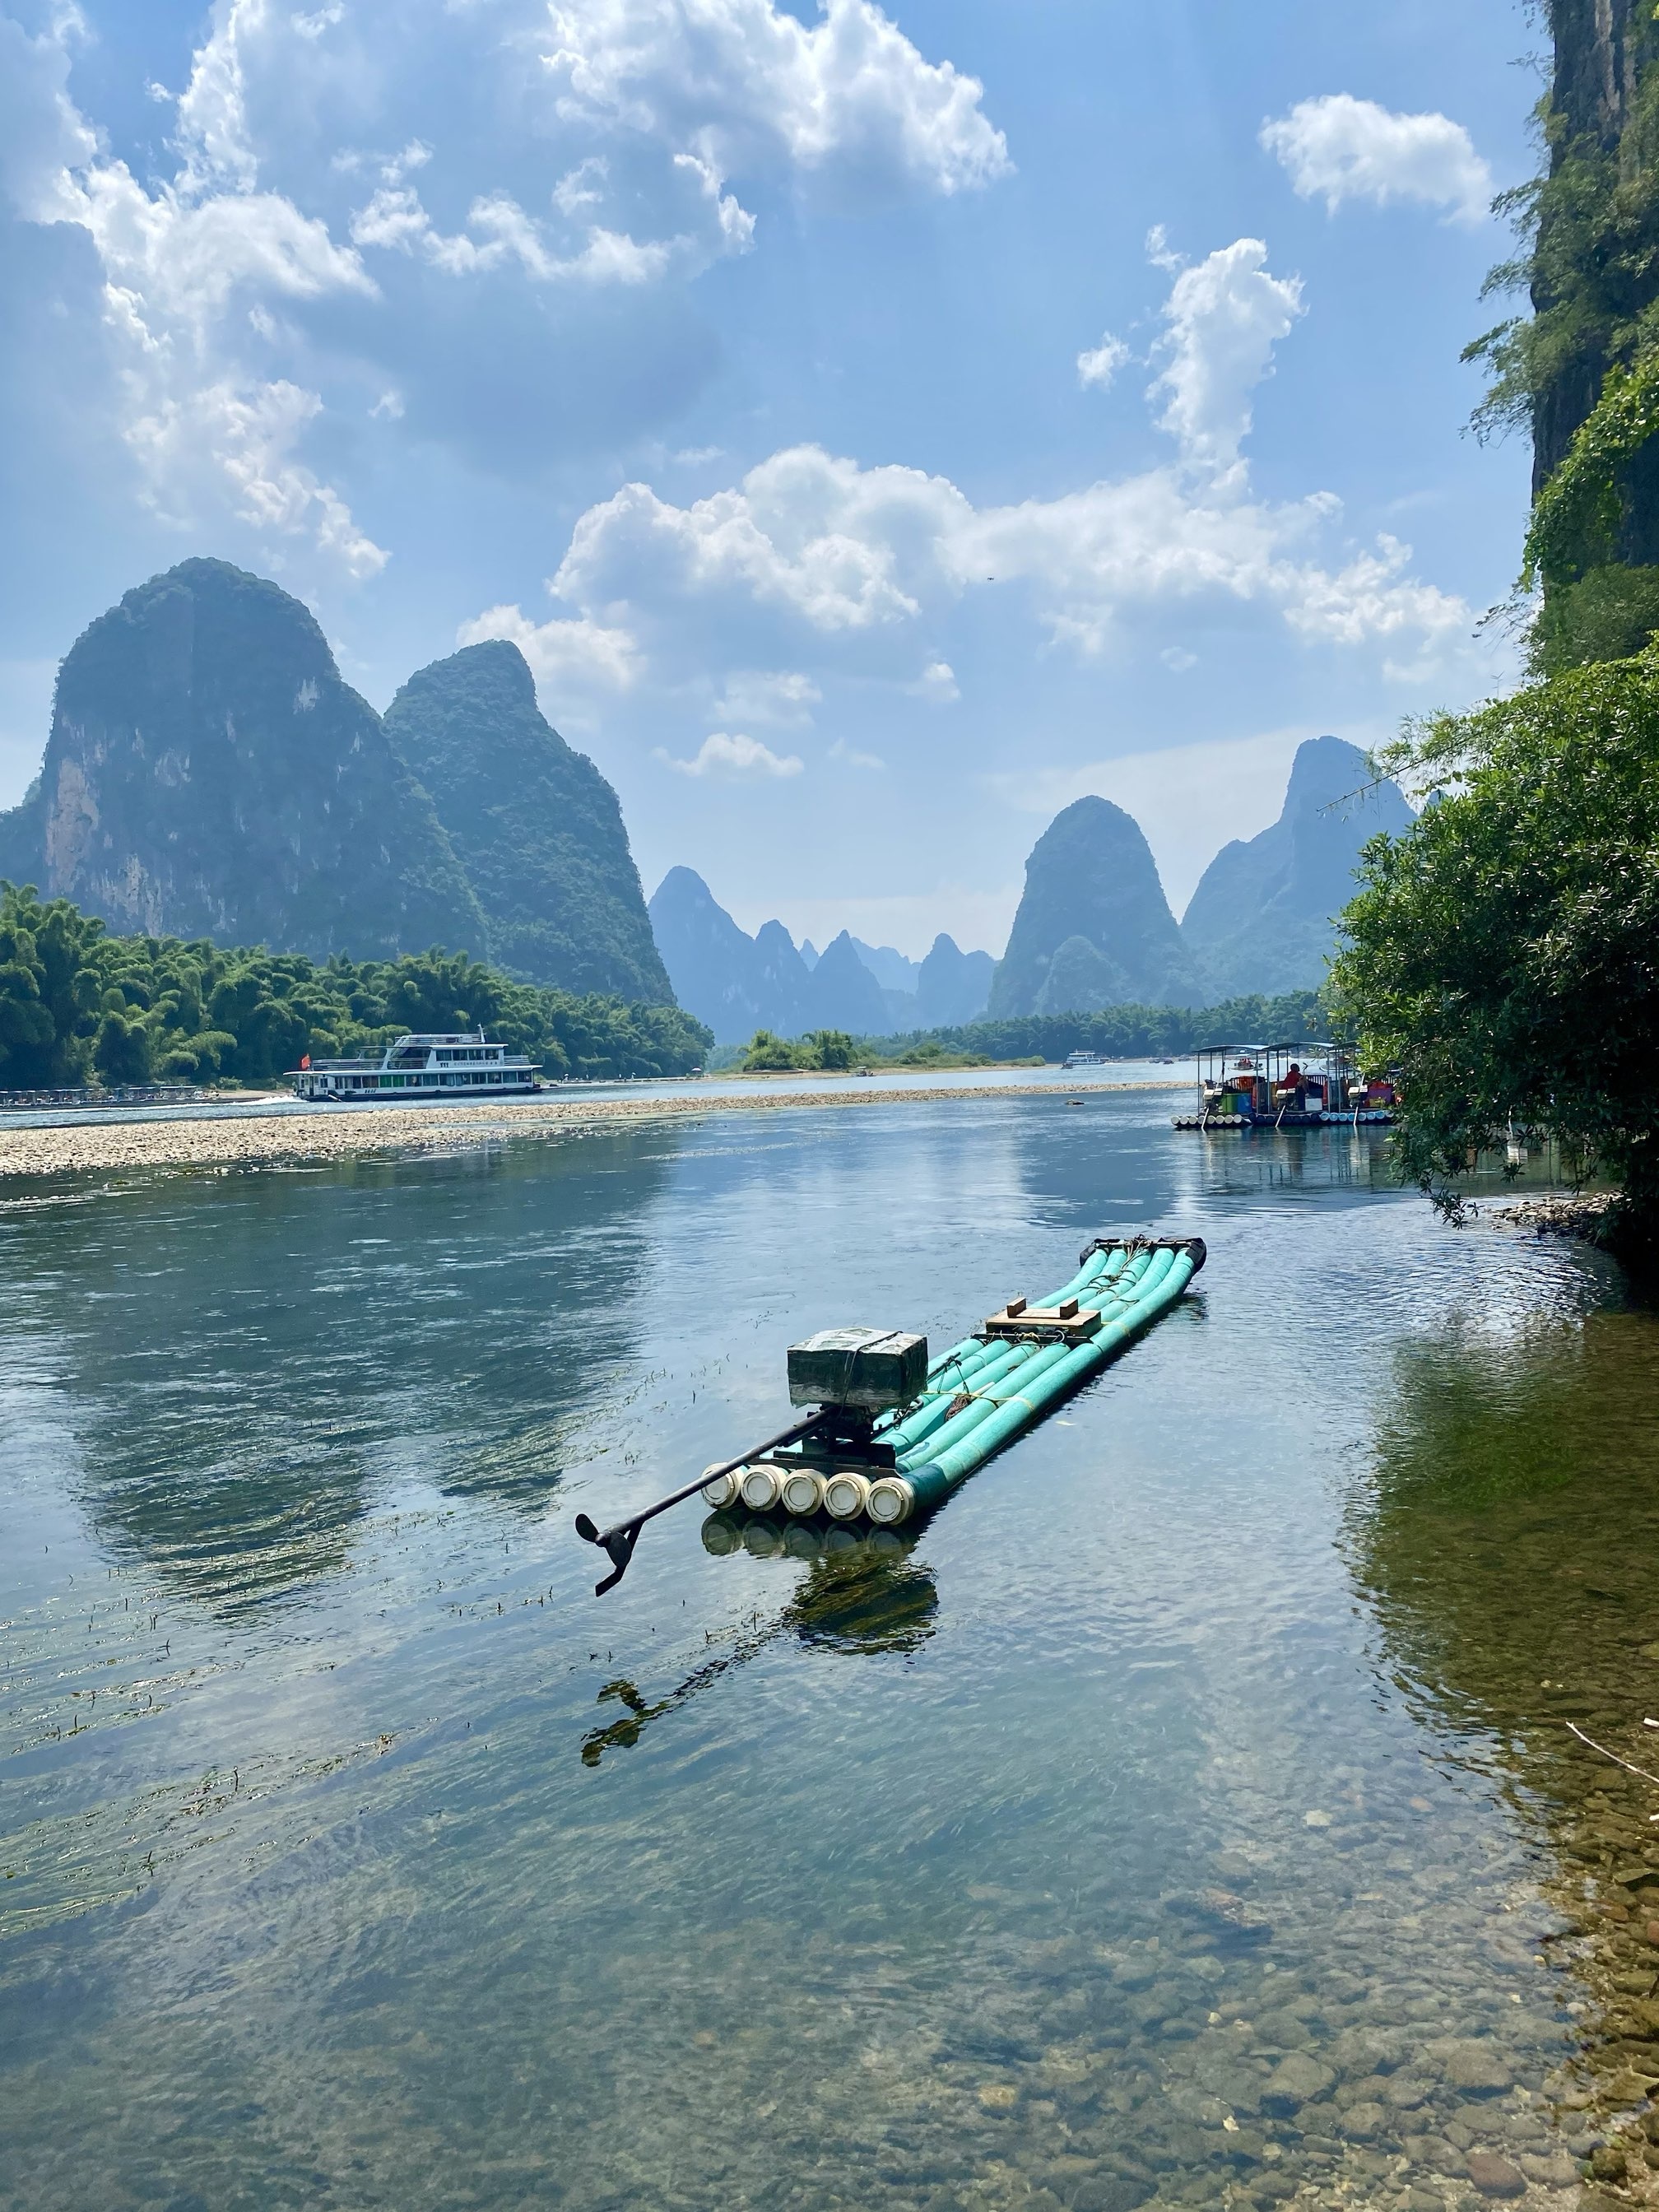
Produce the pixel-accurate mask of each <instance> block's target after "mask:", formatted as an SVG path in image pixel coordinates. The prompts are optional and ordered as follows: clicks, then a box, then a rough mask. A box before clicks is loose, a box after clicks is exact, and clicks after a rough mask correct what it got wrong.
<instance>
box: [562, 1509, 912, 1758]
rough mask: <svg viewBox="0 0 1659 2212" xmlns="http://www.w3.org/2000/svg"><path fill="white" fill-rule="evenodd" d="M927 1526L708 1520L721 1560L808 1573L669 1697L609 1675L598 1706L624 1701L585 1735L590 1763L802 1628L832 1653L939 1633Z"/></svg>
mask: <svg viewBox="0 0 1659 2212" xmlns="http://www.w3.org/2000/svg"><path fill="white" fill-rule="evenodd" d="M919 1534H920V1532H919V1531H908V1532H905V1533H903V1534H901V1532H900V1531H899V1530H898V1529H896V1528H878V1529H876V1530H874V1531H873V1532H872V1534H868V1535H862V1536H860V1535H855V1534H854V1532H853V1531H852V1530H851V1529H850V1528H840V1527H836V1528H817V1527H816V1526H814V1525H813V1524H811V1523H810V1522H792V1523H791V1524H790V1525H789V1526H788V1528H787V1529H784V1528H779V1527H778V1526H777V1524H776V1523H775V1522H771V1521H763V1520H758V1519H757V1520H752V1521H749V1522H744V1521H740V1520H738V1519H736V1518H735V1517H734V1516H732V1515H730V1514H726V1513H711V1514H710V1515H709V1516H708V1519H707V1520H706V1521H705V1522H703V1524H702V1545H703V1549H704V1550H705V1551H706V1552H708V1553H711V1554H712V1555H713V1556H714V1558H716V1559H729V1558H731V1556H732V1554H733V1553H736V1552H740V1551H741V1552H745V1553H748V1554H749V1556H750V1558H751V1559H779V1558H781V1557H784V1556H786V1555H787V1557H788V1558H789V1559H803V1560H805V1561H806V1562H807V1575H806V1578H805V1581H804V1582H802V1583H799V1584H798V1585H797V1587H796V1589H795V1590H794V1593H793V1595H792V1596H791V1597H790V1599H789V1601H788V1603H787V1605H785V1606H784V1607H782V1609H781V1611H780V1612H779V1613H776V1614H775V1615H774V1617H773V1618H772V1619H771V1620H768V1621H764V1622H762V1621H759V1620H757V1621H756V1622H755V1624H754V1626H752V1628H751V1630H750V1633H749V1634H748V1635H747V1636H744V1637H740V1638H738V1641H737V1643H736V1644H734V1646H733V1647H732V1650H729V1651H724V1652H722V1653H721V1654H720V1657H719V1658H718V1659H710V1660H709V1661H708V1662H707V1663H706V1664H704V1665H703V1666H702V1667H697V1668H693V1669H692V1671H691V1673H690V1674H688V1675H687V1676H686V1677H685V1679H684V1680H683V1681H682V1682H680V1683H678V1685H677V1686H676V1687H675V1688H673V1689H671V1690H670V1691H669V1692H667V1694H666V1695H665V1696H664V1697H661V1698H659V1699H656V1700H655V1701H654V1702H647V1700H646V1699H644V1698H642V1697H641V1695H640V1692H639V1691H638V1690H637V1689H636V1688H635V1686H634V1684H633V1683H632V1682H630V1681H629V1680H626V1679H619V1680H616V1681H613V1682H607V1683H606V1684H605V1687H604V1688H603V1689H602V1690H601V1691H600V1692H599V1703H600V1704H601V1705H604V1704H606V1703H608V1702H610V1701H611V1700H614V1701H615V1702H616V1703H617V1704H619V1705H622V1706H623V1708H624V1711H623V1716H622V1717H621V1718H619V1719H617V1720H614V1721H612V1722H611V1723H609V1725H608V1726H607V1727H605V1728H599V1729H592V1730H590V1732H589V1733H588V1734H587V1735H586V1736H584V1737H583V1739H582V1749H581V1756H582V1764H583V1765H584V1766H597V1765H599V1761H600V1759H603V1757H604V1756H605V1753H606V1752H607V1751H608V1750H613V1749H623V1750H628V1749H631V1748H632V1747H633V1746H634V1745H635V1744H636V1743H637V1742H638V1741H639V1740H640V1738H641V1735H643V1733H644V1732H645V1729H646V1728H647V1725H648V1724H649V1723H651V1722H653V1721H654V1720H659V1719H660V1718H661V1717H662V1716H663V1715H664V1714H665V1713H671V1712H673V1711H677V1710H678V1707H679V1706H681V1705H686V1704H689V1703H690V1699H693V1698H694V1697H696V1694H697V1692H698V1691H699V1690H702V1689H706V1688H707V1687H708V1685H709V1684H710V1683H712V1682H717V1681H718V1680H720V1676H721V1675H722V1674H729V1673H730V1672H731V1670H732V1668H734V1667H741V1666H744V1665H746V1664H747V1662H749V1661H750V1659H753V1658H755V1657H757V1656H758V1654H759V1653H760V1652H762V1651H763V1650H765V1649H766V1647H767V1646H768V1644H772V1643H774V1642H775V1641H776V1640H777V1639H778V1638H781V1637H785V1636H789V1635H794V1636H797V1637H799V1639H800V1641H801V1642H802V1643H803V1644H816V1645H818V1646H819V1647H821V1648H823V1649H824V1650H831V1651H847V1652H878V1651H882V1652H891V1651H899V1652H910V1651H915V1650H917V1649H918V1647H919V1646H920V1645H921V1644H925V1643H926V1642H927V1638H929V1637H930V1636H931V1635H932V1634H933V1617H934V1615H935V1614H936V1613H937V1612H938V1611H939V1591H938V1589H937V1588H936V1587H935V1585H934V1582H933V1575H932V1573H931V1572H930V1571H929V1570H928V1569H927V1568H926V1567H923V1566H912V1565H910V1564H909V1559H910V1553H912V1551H914V1549H915V1545H916V1542H917V1540H918V1536H919Z"/></svg>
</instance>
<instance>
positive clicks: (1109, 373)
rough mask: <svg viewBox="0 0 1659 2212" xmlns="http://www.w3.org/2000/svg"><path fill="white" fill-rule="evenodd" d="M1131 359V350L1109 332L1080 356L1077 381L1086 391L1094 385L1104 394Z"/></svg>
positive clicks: (1078, 358)
mask: <svg viewBox="0 0 1659 2212" xmlns="http://www.w3.org/2000/svg"><path fill="white" fill-rule="evenodd" d="M1130 358H1131V355H1130V352H1129V349H1128V347H1127V346H1126V345H1125V344H1124V343H1123V341H1122V339H1121V338H1115V337H1113V336H1112V334H1111V332H1110V331H1107V333H1106V335H1105V337H1103V338H1102V340H1101V341H1100V343H1099V344H1098V345H1097V346H1093V347H1091V348H1090V349H1089V350H1088V351H1086V352H1085V353H1080V354H1079V356H1078V357H1077V380H1078V382H1079V384H1080V385H1082V386H1085V389H1086V388H1087V386H1090V385H1094V386H1096V387H1097V389H1098V390H1100V391H1102V392H1103V391H1104V390H1105V389H1106V387H1107V386H1108V385H1109V383H1110V382H1111V381H1112V379H1113V378H1114V377H1115V375H1116V374H1117V373H1118V371H1119V369H1121V368H1122V367H1123V365H1124V363H1125V362H1127V361H1128V360H1129V359H1130Z"/></svg>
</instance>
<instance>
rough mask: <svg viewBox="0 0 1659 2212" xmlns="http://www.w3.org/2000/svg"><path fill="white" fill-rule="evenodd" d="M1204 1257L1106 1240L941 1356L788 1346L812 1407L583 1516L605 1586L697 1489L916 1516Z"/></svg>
mask: <svg viewBox="0 0 1659 2212" xmlns="http://www.w3.org/2000/svg"><path fill="white" fill-rule="evenodd" d="M1205 1256H1206V1255H1205V1246H1204V1241H1203V1239H1202V1238H1201V1237H1139V1236H1137V1237H1099V1238H1097V1239H1096V1241H1095V1242H1094V1243H1092V1244H1090V1245H1088V1246H1086V1247H1085V1249H1084V1251H1083V1252H1082V1254H1081V1255H1079V1265H1078V1272H1077V1273H1076V1274H1074V1275H1073V1278H1072V1279H1071V1280H1070V1282H1068V1283H1066V1284H1064V1285H1062V1286H1061V1287H1060V1289H1059V1290H1057V1291H1051V1292H1049V1294H1048V1296H1047V1297H1043V1298H1039V1299H1036V1300H1035V1301H1028V1300H1027V1299H1024V1298H1012V1299H1010V1301H1009V1302H1008V1304H1007V1305H1006V1306H1005V1307H1004V1308H1003V1309H1002V1310H1001V1311H1000V1313H994V1314H992V1315H991V1316H989V1317H988V1318H987V1320H986V1322H984V1323H983V1324H982V1326H981V1328H978V1329H977V1330H975V1333H974V1334H972V1335H971V1336H969V1337H964V1338H963V1340H962V1342H961V1343H960V1344H956V1345H952V1346H951V1349H950V1350H949V1351H948V1352H944V1353H942V1354H941V1355H940V1356H939V1358H936V1359H933V1361H931V1362H930V1361H929V1359H928V1358H927V1339H926V1338H925V1337H921V1336H916V1335H911V1334H904V1333H902V1332H898V1331H884V1330H878V1329H829V1330H824V1331H822V1332H820V1334H818V1335H817V1336H815V1337H811V1338H809V1339H807V1340H806V1341H805V1343H802V1344H798V1345H793V1346H791V1347H790V1350H789V1360H788V1372H789V1394H790V1398H791V1401H792V1402H793V1403H794V1404H795V1405H797V1406H804V1407H811V1408H812V1410H811V1412H810V1413H807V1414H806V1415H805V1417H804V1418H803V1419H799V1420H797V1421H795V1422H794V1423H793V1424H792V1425H790V1426H789V1427H788V1428H787V1429H785V1430H783V1431H781V1432H780V1433H779V1434H778V1435H776V1436H775V1437H769V1439H768V1440H767V1441H766V1442H765V1443H763V1444H760V1445H757V1446H754V1447H752V1448H751V1449H750V1450H749V1451H747V1452H745V1453H744V1454H743V1455H740V1456H739V1457H738V1458H736V1459H732V1460H728V1461H726V1462H723V1463H720V1464H717V1465H715V1466H714V1467H711V1468H705V1469H704V1470H703V1473H702V1475H700V1476H699V1477H698V1479H697V1480H696V1481H695V1482H692V1483H688V1484H687V1485H686V1486H684V1488H683V1489H680V1490H677V1491H675V1492H671V1494H670V1495H669V1496H668V1497H666V1498H660V1499H659V1500H658V1501H657V1503H656V1504H653V1505H650V1506H647V1507H646V1508H645V1509H644V1510H643V1511H641V1512H640V1513H637V1514H635V1515H634V1516H631V1517H630V1518H629V1519H628V1520H625V1521H621V1522H617V1523H616V1524H615V1526H614V1527H612V1528H608V1529H604V1530H601V1529H599V1528H596V1527H595V1525H594V1523H593V1522H592V1520H590V1519H589V1517H588V1516H587V1515H586V1514H585V1513H579V1514H578V1515H577V1516H576V1529H577V1533H578V1534H580V1536H582V1537H583V1538H584V1539H585V1540H586V1541H587V1542H589V1543H592V1544H597V1545H598V1546H599V1547H600V1548H601V1549H602V1550H604V1551H605V1553H608V1555H609V1557H610V1559H611V1565H612V1569H613V1571H612V1572H611V1574H610V1575H609V1576H607V1577H605V1580H604V1581H603V1582H601V1583H599V1585H598V1589H599V1592H600V1593H603V1592H604V1591H605V1590H607V1589H611V1588H613V1587H614V1586H615V1584H616V1583H618V1582H620V1581H621V1579H622V1577H623V1575H624V1574H625V1573H626V1572H627V1571H628V1565H629V1560H630V1559H632V1557H633V1553H634V1547H635V1544H636V1543H637V1542H638V1541H639V1535H640V1531H641V1528H643V1527H644V1525H645V1523H646V1522H647V1521H650V1520H653V1519H654V1518H655V1517H656V1516H657V1515H658V1514H659V1513H663V1512H665V1511H666V1510H668V1508H669V1507H670V1506H671V1505H676V1504H680V1503H681V1502H682V1501H683V1500H684V1499H685V1498H691V1497H696V1496H697V1495H699V1494H701V1495H702V1498H703V1499H704V1501H705V1503H707V1504H709V1505H711V1506H713V1507H714V1509H715V1510H716V1511H721V1510H729V1509H731V1508H733V1507H736V1506H738V1505H741V1506H744V1507H746V1508H747V1509H748V1510H749V1511H750V1512H751V1513H756V1514H767V1515H776V1516H781V1517H782V1518H784V1519H787V1520H794V1521H801V1522H812V1521H820V1520H823V1519H827V1520H828V1521H829V1522H841V1523H844V1524H857V1523H863V1524H865V1525H866V1526H867V1527H870V1528H877V1529H881V1528H899V1527H901V1526H902V1525H903V1524H904V1523H906V1522H914V1521H917V1520H920V1519H921V1518H922V1517H923V1516H926V1515H927V1514H928V1513H930V1512H932V1511H933V1509H934V1508H935V1507H937V1506H938V1505H939V1504H940V1503H941V1502H942V1501H943V1500H944V1499H945V1498H947V1497H949V1495H950V1494H951V1492H952V1491H953V1490H954V1489H956V1488H957V1485H958V1484H960V1483H961V1482H963V1481H964V1480H966V1478H967V1477H968V1476H969V1474H972V1473H973V1472H974V1471H975V1468H979V1467H981V1466H982V1465H983V1464H984V1462H986V1461H987V1459H989V1458H990V1457H991V1455H992V1454H993V1453H994V1452H997V1451H1000V1449H1002V1447H1003V1446H1004V1445H1005V1444H1007V1443H1011V1442H1012V1440H1013V1439H1014V1437H1017V1436H1018V1435H1019V1434H1020V1433H1021V1432H1022V1431H1024V1430H1025V1429H1028V1428H1030V1427H1031V1426H1032V1425H1034V1424H1035V1423H1036V1422H1037V1421H1040V1420H1041V1419H1042V1418H1043V1416H1044V1415H1045V1414H1047V1413H1049V1412H1050V1411H1052V1409H1053V1408H1054V1406H1056V1405H1057V1404H1058V1403H1060V1401H1061V1400H1062V1399H1064V1398H1066V1397H1068V1396H1069V1395H1071V1394H1072V1392H1073V1391H1074V1390H1076V1389H1079V1388H1080V1387H1081V1385H1082V1384H1083V1383H1085V1382H1087V1381H1088V1380H1089V1379H1090V1377H1091V1376H1093V1375H1095V1374H1097V1372H1098V1371H1099V1370H1101V1369H1102V1368H1103V1367H1105V1366H1106V1365H1108V1364H1109V1362H1110V1361H1111V1360H1112V1359H1113V1358H1115V1357H1116V1356H1117V1354H1118V1353H1119V1352H1121V1351H1122V1350H1123V1349H1124V1347H1125V1346H1127V1345H1128V1344H1129V1343H1131V1342H1132V1341H1133V1340H1134V1338H1136V1337H1137V1336H1139V1334H1141V1332H1142V1331H1143V1330H1144V1329H1146V1328H1149V1327H1150V1326H1151V1324H1152V1322H1154V1321H1156V1320H1157V1319H1158V1316H1160V1315H1162V1314H1164V1313H1165V1312H1167V1311H1168V1310H1169V1309H1170V1307H1171V1306H1173V1305H1175V1304H1176V1303H1177V1302H1178V1301H1179V1299H1180V1298H1181V1297H1182V1295H1183V1293H1184V1292H1185V1291H1186V1289H1187V1286H1188V1283H1190V1282H1191V1280H1192V1279H1193V1277H1194V1275H1195V1274H1196V1273H1198V1271H1199V1269H1200V1267H1202V1266H1203V1265H1204V1261H1205Z"/></svg>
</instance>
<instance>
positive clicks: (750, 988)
mask: <svg viewBox="0 0 1659 2212" xmlns="http://www.w3.org/2000/svg"><path fill="white" fill-rule="evenodd" d="M650 915H651V927H652V928H653V931H654V932H655V933H656V939H657V944H658V946H659V949H660V951H661V952H662V957H663V960H664V963H665V966H666V967H667V969H668V973H669V976H670V979H671V981H672V983H673V986H674V993H675V996H676V997H677V998H678V1001H679V1003H680V1005H681V1006H684V1008H685V1010H686V1012H688V1013H690V1014H695V1015H696V1018H697V1019H698V1020H699V1021H701V1022H706V1023H707V1024H708V1026H709V1028H710V1029H712V1030H714V1036H715V1040H716V1042H719V1043H720V1044H741V1043H744V1042H746V1041H747V1040H748V1039H749V1038H750V1037H751V1036H753V1035H754V1033H755V1031H756V1030H758V1029H766V1030H774V1031H775V1033H776V1034H777V1035H778V1036H801V1035H803V1034H804V1032H805V1031H806V1030H848V1031H849V1032H850V1033H851V1034H852V1035H854V1036H894V1035H896V1034H897V1033H899V1032H901V1031H902V1030H917V1029H938V1028H942V1027H944V1026H945V1025H946V1024H950V1023H952V1022H963V1021H972V1020H973V1019H975V1017H976V1016H977V1015H979V1014H981V1013H982V1012H984V1011H985V1003H986V1000H987V995H988V994H989V991H990V987H991V975H992V971H993V969H994V967H995V964H996V963H994V961H993V959H992V957H991V956H990V954H989V953H988V952H963V951H960V950H959V949H958V948H957V945H956V944H955V943H954V942H953V941H952V940H951V939H950V938H948V937H945V936H942V935H941V936H939V937H938V938H936V939H934V940H933V950H932V951H930V952H929V953H928V955H927V958H926V959H925V960H921V961H914V960H908V959H906V957H904V955H903V954H902V952H897V951H894V949H893V947H892V946H891V945H866V944H864V943H862V942H861V941H860V939H858V938H856V937H853V936H851V935H849V933H848V932H847V931H846V930H842V933H841V935H840V936H839V937H837V938H836V939H834V940H833V941H832V942H831V943H830V944H829V945H826V946H825V947H824V949H823V951H822V952H819V951H817V949H816V947H815V946H814V945H812V944H811V940H810V939H809V940H808V941H807V942H805V944H803V945H801V946H799V948H797V946H796V945H795V942H794V940H793V938H792V937H791V936H790V934H789V933H788V931H787V929H786V928H785V927H784V926H783V924H782V923H781V921H769V922H765V923H763V925H762V927H761V928H760V929H759V930H758V931H757V933H756V934H755V935H754V936H753V937H750V935H749V934H748V933H747V932H746V931H745V930H744V929H741V928H739V927H738V924H737V923H736V922H735V921H733V920H732V917H731V915H729V914H727V912H726V909H725V908H724V907H722V906H720V904H718V903H717V902H716V900H715V898H714V893H713V892H712V891H711V890H709V888H708V884H706V883H704V881H703V879H702V877H701V876H700V875H698V874H696V872H695V871H694V870H692V869H690V868H671V869H670V870H669V872H668V873H667V874H666V875H665V877H664V878H663V879H662V881H661V883H660V884H659V885H658V886H657V889H656V891H655V893H654V894H653V897H652V900H651V906H650ZM809 956H810V957H809ZM888 977H892V978H894V979H896V980H895V981H893V982H891V983H886V982H885V981H884V979H885V978H888ZM907 977H914V978H915V981H913V982H907V981H903V980H901V979H904V978H907Z"/></svg>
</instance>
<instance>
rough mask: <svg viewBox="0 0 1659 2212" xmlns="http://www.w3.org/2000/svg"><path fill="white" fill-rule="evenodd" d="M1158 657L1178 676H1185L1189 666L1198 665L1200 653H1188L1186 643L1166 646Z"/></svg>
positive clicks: (1194, 666)
mask: <svg viewBox="0 0 1659 2212" xmlns="http://www.w3.org/2000/svg"><path fill="white" fill-rule="evenodd" d="M1158 659H1160V660H1161V661H1162V662H1163V663H1164V666H1165V667H1166V668H1167V669H1170V671H1172V672H1173V673H1174V674H1176V676H1184V675H1185V674H1186V673H1187V671H1188V669H1189V668H1196V667H1197V665H1198V655H1197V654H1196V653H1188V650H1187V648H1186V647H1185V646H1184V645H1169V646H1165V647H1164V650H1163V652H1162V653H1159V655H1158Z"/></svg>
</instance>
